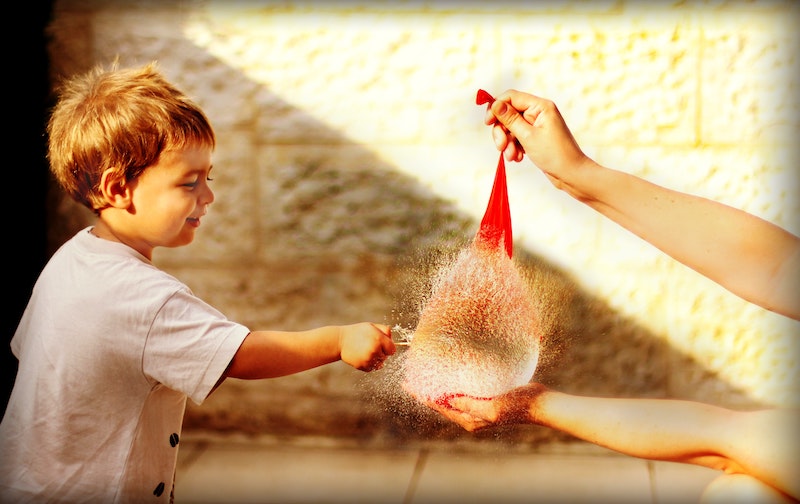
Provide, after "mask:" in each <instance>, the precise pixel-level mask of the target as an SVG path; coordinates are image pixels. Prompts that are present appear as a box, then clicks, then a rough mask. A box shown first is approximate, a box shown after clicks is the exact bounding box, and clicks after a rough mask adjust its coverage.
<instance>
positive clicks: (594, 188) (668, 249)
mask: <svg viewBox="0 0 800 504" xmlns="http://www.w3.org/2000/svg"><path fill="white" fill-rule="evenodd" d="M486 122H487V123H488V124H491V125H492V126H493V129H492V131H493V137H494V139H495V143H496V145H497V147H498V148H499V149H500V150H503V151H504V152H505V155H506V157H507V158H509V159H515V160H520V159H522V156H523V155H524V154H527V155H528V157H529V159H530V160H531V161H532V162H533V163H534V164H535V165H536V166H537V167H538V168H539V169H540V170H542V172H544V174H545V175H546V176H547V178H548V179H549V180H550V182H551V183H552V184H553V185H554V186H555V187H556V188H558V189H561V190H563V191H565V192H566V193H568V194H569V195H571V196H572V197H574V198H576V199H577V200H579V201H581V202H583V203H585V204H587V205H588V206H590V207H591V208H594V209H595V210H597V211H598V212H600V213H601V214H603V215H605V216H606V217H608V218H609V219H611V220H613V221H614V222H616V223H618V224H619V225H621V226H622V227H624V228H625V229H628V230H629V231H631V232H633V233H634V234H636V235H637V236H639V237H640V238H642V239H644V240H646V241H648V242H650V243H651V244H652V245H654V246H655V247H657V248H659V249H660V250H661V251H663V252H665V253H666V254H668V255H670V256H671V257H673V258H674V259H676V260H677V261H680V262H681V263H683V264H685V265H686V266H688V267H690V268H692V269H694V270H695V271H697V272H699V273H700V274H702V275H704V276H706V277H708V278H709V279H711V280H713V281H714V282H717V283H718V284H720V285H722V286H723V287H725V288H726V289H728V290H729V291H731V292H732V293H734V294H736V295H737V296H739V297H741V298H743V299H745V300H747V301H749V302H752V303H755V304H757V305H759V306H762V307H764V308H766V309H768V310H772V311H774V312H777V313H780V314H783V315H786V316H788V317H791V318H794V319H798V320H800V293H798V289H796V288H795V282H796V279H797V278H800V238H798V237H797V236H795V235H793V234H791V233H789V232H788V231H786V230H784V229H782V228H780V227H779V226H776V225H774V224H772V223H770V222H767V221H765V220H764V219H761V218H759V217H756V216H754V215H751V214H748V213H747V212H744V211H742V210H739V209H735V208H732V207H730V206H727V205H724V204H722V203H719V202H716V201H713V200H709V199H707V198H702V197H699V196H694V195H691V194H686V193H682V192H678V191H674V190H671V189H667V188H665V187H661V186H659V185H656V184H653V183H651V182H648V181H646V180H644V179H641V178H639V177H636V176H634V175H631V174H628V173H624V172H621V171H617V170H614V169H611V168H607V167H604V166H601V165H600V164H598V163H596V162H595V161H594V160H592V159H590V158H589V157H588V156H586V155H585V154H584V153H583V152H582V151H581V149H580V147H579V146H578V143H577V142H576V141H575V139H574V137H573V136H572V133H571V132H570V130H569V128H568V127H567V125H566V123H565V121H564V119H563V117H562V116H561V113H560V112H559V110H558V108H557V107H556V105H555V104H554V103H553V102H551V101H549V100H546V99H543V98H539V97H536V96H533V95H530V94H527V93H522V92H519V91H514V90H509V91H506V92H505V93H503V94H501V95H500V96H498V98H497V100H496V101H495V102H494V104H493V105H492V106H491V108H490V110H489V112H488V113H487V119H486Z"/></svg>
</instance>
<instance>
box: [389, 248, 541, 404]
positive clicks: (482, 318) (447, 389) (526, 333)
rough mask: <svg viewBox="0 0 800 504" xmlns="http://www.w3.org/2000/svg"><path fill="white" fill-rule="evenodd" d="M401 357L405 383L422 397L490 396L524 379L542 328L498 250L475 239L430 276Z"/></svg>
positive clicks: (519, 278) (525, 292)
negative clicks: (427, 292) (431, 278)
mask: <svg viewBox="0 0 800 504" xmlns="http://www.w3.org/2000/svg"><path fill="white" fill-rule="evenodd" d="M406 338H407V339H409V341H410V347H409V348H408V351H407V352H406V353H405V355H404V356H403V357H404V358H403V360H402V363H401V372H402V380H403V387H404V389H405V390H406V391H408V392H410V393H411V394H413V395H415V396H417V397H418V398H420V399H421V400H427V401H437V400H441V399H442V398H443V397H448V396H453V395H458V394H467V395H472V396H478V397H490V396H494V395H497V394H499V393H502V392H504V391H506V390H509V389H510V388H513V387H516V386H519V385H522V384H525V383H527V382H528V381H530V379H531V378H532V376H533V374H534V372H535V370H536V365H537V362H538V358H539V343H540V331H539V327H538V316H537V310H536V307H535V305H534V303H533V301H532V296H531V293H530V291H529V286H528V284H527V283H526V282H525V281H524V279H523V277H522V276H521V274H520V272H519V271H518V269H517V266H516V264H515V263H514V261H513V260H512V259H511V258H510V257H509V256H508V255H507V254H506V253H505V250H504V248H503V247H486V246H483V244H482V242H481V241H479V240H475V241H474V242H473V243H472V244H471V245H470V246H468V247H466V248H464V249H463V250H462V251H461V252H460V253H459V254H458V255H457V256H456V257H455V259H454V261H453V262H452V263H450V264H445V265H444V266H443V267H442V268H441V269H440V270H439V271H438V273H437V274H436V275H435V277H434V279H433V282H432V285H431V290H430V294H429V296H428V297H427V299H426V300H425V301H424V302H423V304H422V309H421V312H420V317H419V322H418V324H417V327H416V329H415V330H414V333H413V337H410V338H409V337H408V336H406Z"/></svg>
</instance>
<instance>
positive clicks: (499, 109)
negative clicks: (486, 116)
mask: <svg viewBox="0 0 800 504" xmlns="http://www.w3.org/2000/svg"><path fill="white" fill-rule="evenodd" d="M495 103H497V105H495V107H494V113H495V114H498V115H501V114H505V113H506V110H508V105H507V104H506V102H504V101H497V102H495Z"/></svg>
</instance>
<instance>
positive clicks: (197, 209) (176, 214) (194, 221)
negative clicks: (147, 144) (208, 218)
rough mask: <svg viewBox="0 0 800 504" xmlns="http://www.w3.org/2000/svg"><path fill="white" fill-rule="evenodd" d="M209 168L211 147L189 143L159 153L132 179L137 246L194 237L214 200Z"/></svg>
mask: <svg viewBox="0 0 800 504" xmlns="http://www.w3.org/2000/svg"><path fill="white" fill-rule="evenodd" d="M210 172H211V149H210V148H208V147H189V148H186V149H184V150H174V151H167V152H164V153H162V155H161V158H160V159H159V161H158V163H156V164H154V165H153V166H151V167H149V168H147V169H146V170H145V171H144V172H143V173H142V174H141V175H140V176H139V177H138V178H137V179H136V180H135V181H133V183H132V185H131V189H132V206H131V208H130V211H131V212H133V213H134V214H135V217H134V220H135V221H136V228H137V234H138V235H139V236H138V240H137V241H140V245H141V246H143V247H144V248H146V249H149V250H152V249H153V248H155V247H179V246H182V245H188V244H189V243H191V242H192V240H194V234H195V231H196V230H197V228H198V227H199V226H200V218H201V217H202V216H203V215H205V214H206V211H207V207H208V205H209V204H211V203H212V202H213V201H214V193H213V192H212V191H211V188H210V187H209V185H208V182H209V180H210V179H209V173H210ZM137 248H139V247H137Z"/></svg>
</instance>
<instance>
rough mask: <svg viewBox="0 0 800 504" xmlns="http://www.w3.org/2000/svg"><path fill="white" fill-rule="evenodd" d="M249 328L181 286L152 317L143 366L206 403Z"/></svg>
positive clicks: (176, 387)
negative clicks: (230, 318) (228, 317)
mask: <svg viewBox="0 0 800 504" xmlns="http://www.w3.org/2000/svg"><path fill="white" fill-rule="evenodd" d="M249 333H250V329H248V328H247V327H245V326H243V325H241V324H239V323H236V322H233V321H231V320H228V319H227V318H226V317H225V316H224V315H223V314H222V313H220V312H219V311H218V310H217V309H216V308H214V307H213V306H211V305H209V304H208V303H206V302H205V301H203V300H202V299H200V298H198V297H197V296H195V295H193V294H192V293H191V291H189V290H188V289H181V290H178V291H177V292H176V293H175V294H174V295H173V296H171V297H170V298H169V299H168V300H167V301H166V302H165V303H164V306H163V307H162V308H161V309H160V310H159V311H158V314H157V315H156V316H155V318H154V320H153V325H152V327H151V329H150V331H149V334H148V337H147V344H146V345H145V349H144V356H143V362H142V366H143V369H144V372H145V374H146V375H147V376H149V377H151V378H152V379H153V380H155V381H157V382H159V383H162V384H164V385H166V386H167V387H169V388H171V389H173V390H176V391H178V392H182V393H184V394H186V395H187V396H188V397H189V398H190V399H191V400H192V401H194V402H195V403H196V404H201V403H202V402H203V401H204V400H205V399H206V398H207V397H208V395H209V394H210V393H211V391H212V390H213V389H214V387H215V386H216V385H217V383H218V382H219V380H220V378H221V377H222V374H223V373H224V372H225V369H226V368H227V367H228V364H230V362H231V359H233V356H234V355H235V354H236V352H237V351H238V349H239V346H241V344H242V342H243V341H244V339H245V337H247V335H248V334H249Z"/></svg>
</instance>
